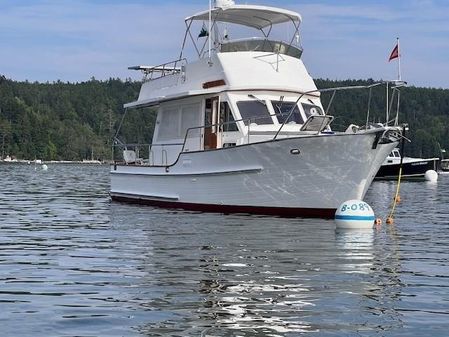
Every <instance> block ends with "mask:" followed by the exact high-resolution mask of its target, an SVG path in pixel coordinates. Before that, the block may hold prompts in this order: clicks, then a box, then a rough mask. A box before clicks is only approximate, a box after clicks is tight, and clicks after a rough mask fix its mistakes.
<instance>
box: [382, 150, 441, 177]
mask: <svg viewBox="0 0 449 337" xmlns="http://www.w3.org/2000/svg"><path fill="white" fill-rule="evenodd" d="M439 160H440V159H439V158H425V159H424V158H412V157H404V158H402V174H401V176H402V177H403V178H408V179H422V178H424V175H425V173H426V171H428V170H434V171H436V170H437V168H438V162H439ZM400 166H401V153H400V152H399V149H398V148H395V149H394V150H393V151H391V153H390V154H389V155H388V157H387V158H386V159H385V161H384V162H383V164H382V165H381V167H380V169H379V171H378V172H377V174H376V178H375V179H395V178H397V177H398V175H399V168H400Z"/></svg>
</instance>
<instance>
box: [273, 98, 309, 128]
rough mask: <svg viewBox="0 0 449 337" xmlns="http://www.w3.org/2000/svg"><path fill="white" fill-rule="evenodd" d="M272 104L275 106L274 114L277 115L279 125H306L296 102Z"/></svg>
mask: <svg viewBox="0 0 449 337" xmlns="http://www.w3.org/2000/svg"><path fill="white" fill-rule="evenodd" d="M271 104H272V105H273V109H274V113H275V114H276V117H277V119H278V122H279V124H284V123H286V124H288V123H292V124H293V123H296V124H304V119H303V118H302V115H301V112H300V111H299V108H298V105H297V104H296V103H295V102H286V101H271ZM292 109H293V112H292ZM290 112H291V114H290ZM289 115H290V117H289ZM287 118H288V120H287Z"/></svg>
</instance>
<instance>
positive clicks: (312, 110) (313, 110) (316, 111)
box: [301, 103, 324, 118]
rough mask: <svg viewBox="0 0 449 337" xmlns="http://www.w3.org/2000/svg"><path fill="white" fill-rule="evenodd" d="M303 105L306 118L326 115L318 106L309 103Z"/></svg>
mask: <svg viewBox="0 0 449 337" xmlns="http://www.w3.org/2000/svg"><path fill="white" fill-rule="evenodd" d="M301 105H302V108H303V109H304V113H305V114H306V118H309V117H310V116H312V115H324V113H323V110H321V108H320V107H319V106H318V105H315V104H308V103H301Z"/></svg>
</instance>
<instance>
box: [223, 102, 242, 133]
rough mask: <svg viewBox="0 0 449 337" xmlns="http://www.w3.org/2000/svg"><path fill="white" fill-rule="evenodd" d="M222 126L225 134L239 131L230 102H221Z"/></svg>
mask: <svg viewBox="0 0 449 337" xmlns="http://www.w3.org/2000/svg"><path fill="white" fill-rule="evenodd" d="M220 124H221V125H222V130H223V131H224V132H232V131H239V129H238V127H237V123H236V122H235V119H234V116H232V111H231V108H230V107H229V104H228V102H220Z"/></svg>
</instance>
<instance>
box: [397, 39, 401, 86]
mask: <svg viewBox="0 0 449 337" xmlns="http://www.w3.org/2000/svg"><path fill="white" fill-rule="evenodd" d="M396 40H397V46H398V80H399V81H401V80H402V76H401V48H400V47H399V38H398V37H397V38H396Z"/></svg>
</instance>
